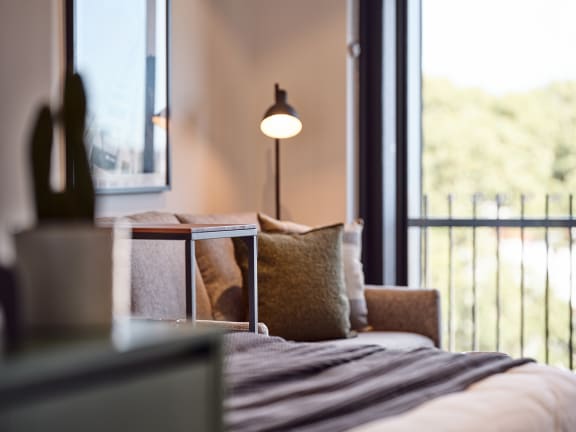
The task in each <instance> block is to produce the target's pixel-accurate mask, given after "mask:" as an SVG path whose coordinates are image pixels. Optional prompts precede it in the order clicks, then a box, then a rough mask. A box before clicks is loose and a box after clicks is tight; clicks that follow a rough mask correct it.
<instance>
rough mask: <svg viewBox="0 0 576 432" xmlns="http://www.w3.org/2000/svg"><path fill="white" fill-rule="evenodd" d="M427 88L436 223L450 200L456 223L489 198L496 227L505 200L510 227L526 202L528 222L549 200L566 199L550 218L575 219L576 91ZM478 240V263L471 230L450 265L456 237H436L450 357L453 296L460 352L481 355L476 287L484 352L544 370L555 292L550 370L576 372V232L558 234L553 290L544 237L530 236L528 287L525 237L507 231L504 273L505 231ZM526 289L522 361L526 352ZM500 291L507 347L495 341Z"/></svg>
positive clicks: (436, 272)
mask: <svg viewBox="0 0 576 432" xmlns="http://www.w3.org/2000/svg"><path fill="white" fill-rule="evenodd" d="M423 85H424V87H423V95H424V100H423V131H424V133H423V136H424V146H423V156H422V164H423V167H422V168H423V183H422V184H423V193H424V194H425V195H427V196H428V215H429V216H436V217H443V216H446V215H447V195H448V194H452V195H453V196H454V213H453V215H454V217H464V218H471V217H472V196H473V195H474V194H481V197H480V198H479V199H478V217H495V207H496V206H495V204H494V202H495V201H494V200H495V197H496V195H497V194H503V195H505V196H506V200H504V202H503V204H502V208H501V216H502V217H507V216H510V217H517V216H518V215H519V213H520V209H519V207H520V203H519V197H520V195H522V194H525V195H526V196H527V201H526V213H525V215H526V216H527V217H539V218H541V217H543V216H544V211H545V207H544V197H545V195H546V194H551V195H553V196H559V197H560V199H559V200H558V199H556V200H555V199H552V200H551V208H550V215H551V216H567V214H568V198H567V197H568V195H569V194H571V193H573V192H574V191H576V81H575V82H572V81H571V82H561V83H553V84H551V85H549V86H546V87H544V88H540V89H536V90H532V91H528V92H524V93H515V94H504V95H492V94H489V93H486V92H484V91H482V90H479V89H472V88H459V87H457V86H455V85H454V84H452V83H450V82H448V81H446V80H442V79H434V78H424V82H423ZM476 235H477V237H476V242H477V243H476V249H475V250H476V257H475V258H474V257H473V250H474V249H473V247H472V246H473V239H472V229H469V228H468V229H464V228H463V229H458V228H456V229H454V231H453V249H452V250H453V253H452V261H450V256H449V253H448V251H449V244H448V239H449V237H448V232H447V229H443V228H441V229H429V233H428V238H429V244H428V251H429V253H428V266H427V268H428V269H429V274H428V275H427V281H426V285H428V286H433V287H437V288H439V289H440V290H441V292H442V299H443V305H442V306H443V315H444V317H443V318H444V341H445V343H446V347H448V342H449V340H450V334H449V326H448V323H449V314H450V304H449V299H450V286H452V293H453V299H452V304H453V308H452V314H453V316H454V328H453V331H452V347H453V348H454V349H455V350H463V351H466V350H471V349H472V336H473V335H472V329H473V326H472V305H473V301H474V298H473V293H472V292H473V289H474V287H475V290H476V304H477V310H476V312H477V315H476V322H477V338H478V348H479V349H481V350H495V349H496V348H497V347H498V349H500V350H501V351H505V352H508V353H510V354H512V355H516V356H517V355H521V354H524V355H529V356H532V357H535V358H536V359H538V360H540V361H543V360H544V359H545V324H546V316H545V310H546V307H545V306H546V286H547V284H548V288H549V294H550V295H549V298H548V311H549V316H548V324H549V337H550V339H549V347H550V362H551V363H552V364H557V365H564V366H568V340H569V334H568V332H569V330H568V329H569V322H570V319H574V313H573V311H572V312H571V310H570V306H569V304H568V301H567V299H568V293H569V291H570V289H572V287H571V286H570V268H571V265H572V264H571V263H570V261H569V257H568V253H569V248H570V243H569V231H568V230H567V229H566V228H555V229H550V232H549V239H550V248H549V250H548V253H549V258H550V264H549V272H548V282H547V276H546V274H547V273H546V251H545V248H544V244H545V242H544V235H545V234H544V229H542V228H530V229H526V230H525V236H526V237H525V240H526V241H525V248H526V250H525V252H524V254H525V255H524V256H525V263H524V280H521V274H522V271H521V270H522V250H521V242H520V229H517V228H514V229H511V228H510V229H501V230H500V248H499V250H498V251H499V253H500V262H499V267H498V263H497V261H496V256H497V234H496V230H495V229H494V228H479V229H478V230H477V232H476ZM575 252H576V249H575ZM450 262H452V272H451V273H450V272H449V264H450ZM474 268H475V269H476V273H475V276H474ZM498 268H499V271H497V270H498ZM560 276H562V277H561V278H560ZM522 286H524V306H525V307H524V351H523V353H521V347H520V340H521V338H520V328H521V295H520V292H521V287H522ZM498 287H499V288H498ZM498 290H499V298H500V311H501V313H500V335H499V344H497V341H496V339H497V336H496V335H497V330H496V328H497V324H496V319H497V313H496V303H497V298H498V295H497V292H498ZM575 324H576V323H575ZM574 361H575V362H576V357H575V358H574Z"/></svg>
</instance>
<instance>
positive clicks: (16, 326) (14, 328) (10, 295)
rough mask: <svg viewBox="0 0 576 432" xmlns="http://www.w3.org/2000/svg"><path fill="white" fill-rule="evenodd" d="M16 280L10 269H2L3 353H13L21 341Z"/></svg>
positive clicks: (0, 286) (0, 289)
mask: <svg viewBox="0 0 576 432" xmlns="http://www.w3.org/2000/svg"><path fill="white" fill-rule="evenodd" d="M16 295H17V294H16V278H15V276H14V272H13V271H12V270H10V269H7V268H4V267H0V307H1V309H2V313H3V315H4V335H3V337H2V339H3V342H4V347H3V351H4V352H8V353H9V352H12V351H15V350H16V349H17V348H18V342H19V340H20V337H19V336H20V319H19V317H18V308H17V307H16V306H17V304H16V303H17V298H16Z"/></svg>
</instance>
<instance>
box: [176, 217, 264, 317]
mask: <svg viewBox="0 0 576 432" xmlns="http://www.w3.org/2000/svg"><path fill="white" fill-rule="evenodd" d="M176 217H177V218H178V220H179V221H180V222H182V223H188V224H257V223H258V221H257V218H256V214H255V213H232V214H215V215H192V214H177V215H176ZM196 262H197V263H198V269H199V270H200V274H201V275H202V280H203V283H204V285H205V286H206V292H207V296H208V297H209V299H210V304H211V305H212V314H213V316H214V319H216V320H220V321H244V320H245V319H246V308H245V304H244V303H243V299H242V274H241V273H240V268H239V267H238V264H237V263H236V258H235V257H234V245H233V244H232V240H231V239H229V238H222V239H214V240H201V241H197V242H196Z"/></svg>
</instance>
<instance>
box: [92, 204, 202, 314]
mask: <svg viewBox="0 0 576 432" xmlns="http://www.w3.org/2000/svg"><path fill="white" fill-rule="evenodd" d="M125 219H127V220H128V221H130V222H134V223H152V224H177V223H180V222H179V220H178V219H177V218H176V217H175V216H174V214H172V213H164V212H145V213H138V214H135V215H132V216H128V217H126V218H125ZM113 221H114V219H113V218H101V219H98V222H99V223H112V222H113ZM131 262H132V269H131V274H132V276H131V278H132V281H131V285H132V290H131V291H132V292H131V303H132V313H133V314H134V315H135V316H138V317H142V318H150V319H179V318H184V317H186V281H185V267H184V265H185V254H184V242H183V241H168V240H134V241H133V242H132V259H131ZM196 317H197V318H198V319H212V318H213V316H212V308H211V306H210V301H209V299H208V294H207V293H206V288H205V287H204V282H203V281H202V277H201V275H200V272H196Z"/></svg>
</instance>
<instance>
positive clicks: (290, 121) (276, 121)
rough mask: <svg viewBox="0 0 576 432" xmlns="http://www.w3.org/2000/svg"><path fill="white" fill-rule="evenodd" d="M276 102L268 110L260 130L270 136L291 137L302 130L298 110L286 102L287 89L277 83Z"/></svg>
mask: <svg viewBox="0 0 576 432" xmlns="http://www.w3.org/2000/svg"><path fill="white" fill-rule="evenodd" d="M275 96H276V102H275V103H274V105H272V106H271V107H270V108H268V109H267V110H266V113H265V114H264V118H263V119H262V122H261V123H260V130H261V131H262V133H263V134H264V135H266V136H269V137H270V138H278V139H282V138H291V137H293V136H296V135H298V134H299V133H300V131H301V130H302V122H301V121H300V119H299V118H298V114H297V113H296V110H295V109H294V108H292V107H291V106H290V105H288V103H287V102H286V91H285V90H281V89H280V88H279V87H278V84H276V85H275Z"/></svg>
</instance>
